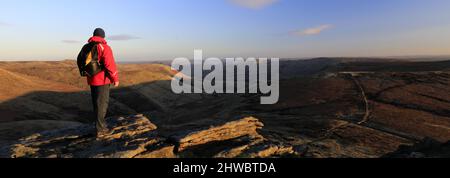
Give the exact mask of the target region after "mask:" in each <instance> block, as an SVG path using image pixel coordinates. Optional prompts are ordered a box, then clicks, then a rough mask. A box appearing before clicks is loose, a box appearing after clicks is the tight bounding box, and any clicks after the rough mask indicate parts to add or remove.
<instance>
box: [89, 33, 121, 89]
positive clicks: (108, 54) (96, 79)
mask: <svg viewBox="0 0 450 178" xmlns="http://www.w3.org/2000/svg"><path fill="white" fill-rule="evenodd" d="M90 42H97V43H99V45H97V47H98V49H97V51H98V59H99V62H100V63H102V64H104V67H105V70H103V71H102V72H100V73H98V74H97V75H95V76H93V77H88V78H87V81H88V84H89V85H90V86H103V85H109V84H112V83H114V82H119V72H118V71H117V66H116V62H115V61H114V55H113V52H112V49H111V47H109V46H108V44H107V42H106V41H105V39H103V38H101V37H97V36H94V37H91V38H90V39H89V43H90Z"/></svg>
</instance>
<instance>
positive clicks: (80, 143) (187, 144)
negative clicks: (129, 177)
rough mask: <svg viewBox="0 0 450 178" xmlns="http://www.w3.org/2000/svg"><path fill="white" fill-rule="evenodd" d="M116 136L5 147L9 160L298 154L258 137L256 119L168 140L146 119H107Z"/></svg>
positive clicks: (79, 129)
mask: <svg viewBox="0 0 450 178" xmlns="http://www.w3.org/2000/svg"><path fill="white" fill-rule="evenodd" d="M107 123H108V127H110V128H113V133H112V134H110V135H106V136H104V137H101V138H96V137H95V136H94V131H95V129H94V127H93V126H92V125H85V124H81V125H75V126H71V127H68V128H65V129H60V130H53V131H46V132H42V133H36V134H33V135H30V136H27V137H24V138H22V139H20V140H19V141H18V142H16V143H13V144H10V145H9V146H5V147H3V148H1V150H0V157H9V158H176V157H205V156H208V157H219V158H233V157H272V156H277V155H283V154H293V153H294V151H293V150H292V147H289V146H287V147H285V146H280V145H276V144H273V143H270V142H269V141H267V140H266V139H265V138H264V137H263V136H262V135H260V134H259V133H258V130H259V129H261V128H262V127H263V126H264V124H263V123H261V122H260V121H259V120H258V119H256V118H254V117H246V118H243V119H240V120H235V121H230V122H226V123H223V124H217V126H211V127H208V128H203V129H201V128H199V129H195V130H186V131H181V132H179V133H174V134H173V135H172V136H167V137H164V136H162V135H161V134H159V133H158V129H157V126H156V125H154V124H153V123H152V122H151V121H150V120H149V119H148V118H146V117H145V116H143V115H134V116H130V117H113V118H109V119H108V120H107Z"/></svg>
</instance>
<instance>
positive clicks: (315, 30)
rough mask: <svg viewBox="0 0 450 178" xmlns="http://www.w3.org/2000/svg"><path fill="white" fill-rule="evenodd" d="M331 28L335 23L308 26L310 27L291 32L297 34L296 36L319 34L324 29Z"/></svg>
mask: <svg viewBox="0 0 450 178" xmlns="http://www.w3.org/2000/svg"><path fill="white" fill-rule="evenodd" d="M330 28H333V25H329V24H327V25H321V26H318V27H313V28H308V29H304V30H297V31H294V32H291V34H292V35H296V36H312V35H319V34H320V33H322V32H323V31H325V30H328V29H330Z"/></svg>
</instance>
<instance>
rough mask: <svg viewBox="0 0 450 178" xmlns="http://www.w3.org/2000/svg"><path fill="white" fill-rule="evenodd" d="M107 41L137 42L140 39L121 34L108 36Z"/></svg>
mask: <svg viewBox="0 0 450 178" xmlns="http://www.w3.org/2000/svg"><path fill="white" fill-rule="evenodd" d="M108 39H109V40H112V41H129V40H138V39H141V38H140V37H137V36H133V35H126V34H121V35H112V36H109V37H108Z"/></svg>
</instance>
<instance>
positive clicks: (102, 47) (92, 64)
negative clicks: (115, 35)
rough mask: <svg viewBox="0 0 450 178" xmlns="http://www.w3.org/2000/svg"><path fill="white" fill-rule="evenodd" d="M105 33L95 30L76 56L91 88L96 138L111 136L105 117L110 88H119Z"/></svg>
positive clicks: (114, 64) (111, 53)
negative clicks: (112, 86)
mask: <svg viewBox="0 0 450 178" xmlns="http://www.w3.org/2000/svg"><path fill="white" fill-rule="evenodd" d="M105 36H106V35H105V31H104V30H103V29H101V28H97V29H95V31H94V35H93V37H91V38H90V39H89V41H88V42H89V43H88V44H86V45H84V47H83V48H82V50H81V52H80V54H79V55H78V59H77V63H78V68H79V69H80V74H81V76H83V77H87V82H88V84H89V86H90V87H91V95H92V103H93V106H94V114H95V123H96V124H95V127H96V130H97V137H102V136H104V135H108V134H111V129H109V128H108V127H107V124H106V121H105V117H106V113H107V111H108V104H109V94H110V86H111V85H114V87H118V86H119V75H118V71H117V67H116V63H115V61H114V56H113V52H112V50H111V47H109V46H108V44H107V43H106V41H105Z"/></svg>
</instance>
